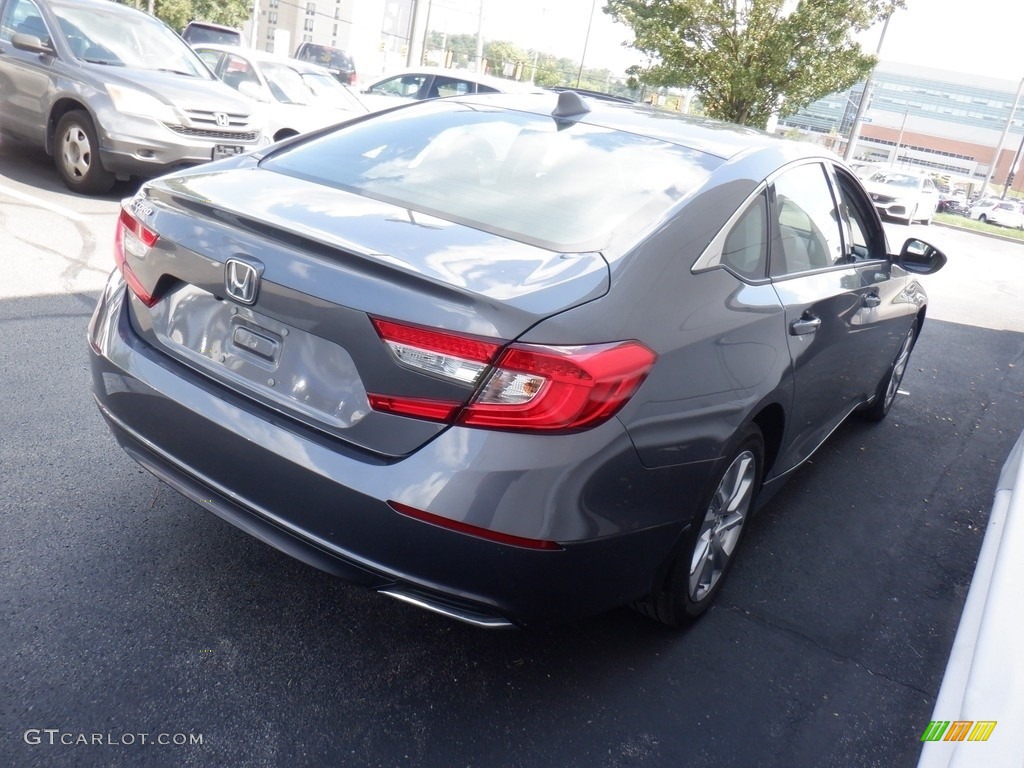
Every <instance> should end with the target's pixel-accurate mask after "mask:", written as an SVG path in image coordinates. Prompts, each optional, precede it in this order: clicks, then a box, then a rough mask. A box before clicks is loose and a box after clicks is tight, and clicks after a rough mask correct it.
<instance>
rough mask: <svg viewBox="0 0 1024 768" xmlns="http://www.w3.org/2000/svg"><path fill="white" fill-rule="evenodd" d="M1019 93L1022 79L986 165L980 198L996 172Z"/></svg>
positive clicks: (986, 191)
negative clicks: (1000, 134) (993, 152)
mask: <svg viewBox="0 0 1024 768" xmlns="http://www.w3.org/2000/svg"><path fill="white" fill-rule="evenodd" d="M1021 91H1024V77H1022V78H1021V79H1020V85H1018V86H1017V95H1016V96H1014V97H1013V106H1012V107H1010V116H1009V117H1008V118H1006V127H1004V128H1003V134H1002V136H1000V137H999V143H998V144H996V152H995V155H993V157H992V162H991V163H989V165H988V175H986V176H985V183H984V185H982V187H981V196H982V197H984V196H985V195H986V194H988V183H989V182H990V181H992V174H993V173H995V172H996V165H997V164H998V163H999V155H1000V153H1001V152H1002V151H1003V142H1004V141H1006V134H1008V133H1009V132H1010V126H1011V125H1013V116H1014V115H1015V114H1017V102H1018V101H1020V93H1021Z"/></svg>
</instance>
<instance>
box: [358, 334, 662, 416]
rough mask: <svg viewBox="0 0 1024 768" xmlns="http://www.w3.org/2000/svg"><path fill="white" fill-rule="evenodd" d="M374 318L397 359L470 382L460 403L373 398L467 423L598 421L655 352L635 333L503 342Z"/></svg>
mask: <svg viewBox="0 0 1024 768" xmlns="http://www.w3.org/2000/svg"><path fill="white" fill-rule="evenodd" d="M373 323H374V326H375V327H376V329H377V333H378V334H379V335H380V337H381V339H382V340H383V341H384V343H385V344H386V345H387V346H388V348H389V349H390V351H391V353H392V355H394V357H395V360H396V361H397V362H398V363H400V364H401V365H403V366H405V367H408V368H412V369H414V370H417V371H420V372H422V373H428V374H431V375H434V376H437V377H440V378H444V379H448V380H449V381H452V382H458V383H462V384H471V385H475V387H476V388H475V391H474V393H473V395H472V397H470V398H469V399H468V402H466V403H464V404H463V403H458V402H452V401H447V400H444V401H442V400H430V399H424V398H417V397H406V396H394V395H385V394H377V393H373V394H370V395H369V400H370V404H371V406H372V407H373V408H374V409H375V410H378V411H384V412H388V413H394V414H398V415H402V416H412V417H415V418H423V419H430V420H432V421H442V422H446V423H455V424H463V425H465V426H469V427H480V428H486V429H508V430H518V431H529V432H559V431H572V430H580V429H586V428H588V427H593V426H596V425H597V424H600V423H601V422H603V421H605V420H607V419H608V418H610V417H611V416H612V415H613V414H614V413H615V412H616V411H618V410H619V409H620V408H621V407H622V406H623V405H625V404H626V402H627V401H628V400H629V398H630V397H632V396H633V393H634V392H636V390H637V388H638V387H639V386H640V384H641V383H643V380H644V378H646V376H647V374H648V373H649V372H650V370H651V367H652V366H653V365H654V362H655V360H656V359H657V356H656V355H655V354H654V352H652V351H651V350H650V349H648V348H647V347H645V346H644V345H643V344H641V343H640V342H638V341H620V342H612V343H609V344H588V345H583V346H571V347H570V346H544V345H536V344H512V345H510V346H508V347H505V348H504V349H503V342H498V341H490V340H484V339H479V338H473V337H468V336H462V335H458V334H451V333H447V332H442V331H435V330H433V329H425V328H419V327H415V326H409V325H405V324H404V323H396V322H394V321H390V320H381V319H376V318H375V319H374V320H373Z"/></svg>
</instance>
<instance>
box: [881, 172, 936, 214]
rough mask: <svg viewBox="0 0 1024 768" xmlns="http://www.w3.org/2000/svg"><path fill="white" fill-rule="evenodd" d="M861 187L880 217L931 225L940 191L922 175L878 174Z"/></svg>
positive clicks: (903, 173) (904, 173)
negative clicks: (869, 197) (869, 196)
mask: <svg viewBox="0 0 1024 768" xmlns="http://www.w3.org/2000/svg"><path fill="white" fill-rule="evenodd" d="M864 187H865V188H866V189H867V191H868V194H869V195H871V202H872V203H874V204H875V208H876V209H878V212H879V213H880V214H882V215H883V216H892V217H893V218H896V219H903V220H904V221H905V222H906V223H907V224H913V223H914V222H915V221H923V222H924V223H925V224H931V223H932V216H934V215H935V209H936V208H938V206H939V188H938V187H936V186H935V182H934V181H932V180H931V178H929V177H928V176H924V175H921V174H917V173H913V172H909V171H893V170H885V171H879V172H878V173H875V174H874V175H872V176H871V177H870V178H868V179H867V180H866V181H864Z"/></svg>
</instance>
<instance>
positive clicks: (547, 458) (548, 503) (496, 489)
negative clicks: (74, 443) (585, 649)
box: [90, 283, 708, 626]
mask: <svg viewBox="0 0 1024 768" xmlns="http://www.w3.org/2000/svg"><path fill="white" fill-rule="evenodd" d="M125 302H126V297H125V292H124V288H123V286H121V285H118V284H116V283H111V284H110V285H108V287H107V290H106V291H105V293H104V296H103V298H102V299H101V301H100V304H99V306H98V307H97V310H96V313H95V314H94V317H93V320H92V323H91V324H90V344H91V347H92V355H91V358H92V371H93V382H94V391H95V396H96V400H97V403H98V405H99V407H100V410H101V412H102V413H103V415H104V416H105V418H106V419H107V421H108V422H109V424H110V426H111V428H112V430H113V432H114V435H115V436H116V437H117V439H118V441H119V442H120V444H121V445H122V446H123V447H124V448H125V450H126V451H127V452H128V453H129V454H130V455H131V456H132V457H133V458H134V459H135V460H136V461H138V462H139V463H140V464H141V465H142V466H144V467H145V468H147V469H148V470H150V471H151V472H152V473H153V474H155V475H156V476H157V477H159V478H161V479H162V480H164V481H165V482H167V483H168V484H170V485H171V486H173V487H174V488H176V489H177V490H179V491H180V492H182V493H184V494H185V495H186V496H188V497H190V498H192V499H193V500H194V501H196V502H197V503H199V504H201V505H203V506H204V507H207V508H208V509H210V511H212V512H214V513H215V514H217V515H219V516H220V517H222V518H224V519H225V520H227V521H228V522H231V523H232V524H233V525H235V526H237V527H239V528H241V529H242V530H244V531H246V532H247V533H249V534H251V535H254V536H256V537H257V538H259V539H261V540H263V541H265V542H266V543H268V544H270V545H272V546H274V547H276V548H277V549H279V550H281V551H283V552H285V553H287V554H289V555H292V556H293V557H296V558H297V559H299V560H302V561H303V562H306V563H307V564H309V565H312V566H314V567H316V568H319V569H321V570H324V571H327V572H329V573H333V574H335V575H338V576H340V577H342V578H344V579H346V580H348V581H351V582H354V583H357V584H361V585H363V586H366V587H369V588H371V589H376V590H379V591H382V592H386V593H388V594H390V595H392V596H395V597H398V598H400V599H403V600H406V601H407V602H413V603H415V604H418V605H421V606H422V607H427V608H431V609H433V610H436V611H440V612H442V613H447V614H448V615H452V616H454V617H456V618H459V619H462V620H465V621H470V622H471V623H475V624H480V625H484V626H500V625H502V624H508V623H512V624H519V625H528V624H537V623H544V622H549V621H553V620H561V619H567V618H574V617H581V616H586V615H593V614H596V613H600V612H602V611H604V610H607V609H610V608H613V607H616V606H619V605H622V604H624V603H627V602H629V601H630V600H634V599H637V598H639V597H642V596H643V595H644V594H646V593H647V592H648V591H649V590H650V588H651V586H652V584H653V583H654V582H655V579H656V577H657V576H658V573H659V568H660V567H661V566H662V564H663V563H664V562H665V561H666V560H667V559H668V556H669V554H670V553H671V551H672V549H673V547H674V545H675V543H676V541H677V540H678V537H679V534H680V533H681V532H682V530H683V528H684V524H683V522H682V520H681V518H682V517H684V516H685V515H686V514H687V513H686V509H687V501H688V498H687V496H686V495H684V494H685V489H686V488H687V487H688V486H689V487H700V486H701V485H702V484H703V479H704V478H705V477H706V473H707V471H708V467H707V465H690V466H687V467H675V468H670V469H662V470H648V469H646V468H644V467H643V466H642V465H641V464H640V462H639V459H638V458H637V456H636V452H635V450H634V449H633V447H632V444H631V443H630V441H629V439H628V436H627V435H626V434H625V432H624V431H623V430H622V428H621V425H619V423H618V422H617V421H615V420H612V421H611V422H607V423H606V424H604V425H602V426H600V427H598V428H597V429H594V430H590V431H589V432H587V433H586V434H584V435H568V436H544V437H539V438H538V437H531V436H525V435H511V434H502V433H494V432H487V431H484V430H467V429H455V428H453V429H449V430H447V431H446V432H444V433H442V434H441V435H439V436H438V437H437V438H436V439H435V440H433V441H431V442H430V443H428V444H427V445H425V446H423V447H422V448H421V449H420V450H418V451H416V452H415V453H414V454H412V455H410V456H408V457H405V458H403V459H399V460H395V459H387V458H385V457H380V456H375V455H372V454H368V453H365V452H362V451H357V450H354V449H352V448H350V447H348V446H346V445H344V444H343V443H341V442H340V441H337V440H334V439H333V438H330V437H327V436H324V435H320V434H315V433H312V432H311V431H310V430H308V429H307V428H305V427H303V426H302V425H298V424H293V423H291V422H290V420H289V419H288V418H287V417H285V416H282V415H281V414H278V413H276V412H273V411H270V410H268V409H262V406H257V405H255V404H253V403H251V402H249V401H247V400H244V399H243V398H241V397H239V396H237V395H235V394H234V393H232V392H230V391H229V390H226V389H224V388H221V387H220V386H219V385H217V384H214V383H212V382H210V381H209V380H207V379H205V378H203V377H201V376H200V375H198V374H196V373H194V372H193V371H192V370H191V369H189V368H186V367H185V366H183V365H181V364H180V363H177V362H175V361H173V360H171V359H169V358H167V357H166V356H164V355H163V354H162V353H160V352H159V351H157V350H155V349H153V348H151V347H149V346H148V345H146V343H145V342H144V341H142V340H141V339H140V338H138V337H137V336H136V335H135V332H134V330H133V329H132V328H131V325H130V321H129V319H128V317H127V312H126V311H125ZM694 484H696V486H695V485H694ZM389 500H394V501H398V502H401V503H403V504H408V505H410V506H413V507H416V508H417V509H423V510H425V511H427V512H429V513H430V514H433V515H438V516H444V517H448V518H450V519H452V520H457V521H460V522H466V523H470V524H472V525H475V526H478V527H485V528H489V529H493V530H497V531H500V532H502V533H507V534H510V535H514V536H522V537H527V538H532V539H543V540H546V541H555V542H558V543H559V544H560V546H561V548H560V549H557V550H552V551H548V550H536V549H529V548H525V547H519V546H512V545H508V544H504V543H498V542H494V541H490V540H487V539H482V538H479V537H477V536H473V535H468V534H465V533H460V532H457V531H453V530H450V529H447V528H443V527H440V526H437V525H432V524H430V523H426V522H422V521H420V520H416V519H413V518H410V517H406V516H405V515H402V514H399V513H398V512H396V511H395V510H394V509H393V508H392V507H391V506H389V505H388V503H387V502H388V501H389Z"/></svg>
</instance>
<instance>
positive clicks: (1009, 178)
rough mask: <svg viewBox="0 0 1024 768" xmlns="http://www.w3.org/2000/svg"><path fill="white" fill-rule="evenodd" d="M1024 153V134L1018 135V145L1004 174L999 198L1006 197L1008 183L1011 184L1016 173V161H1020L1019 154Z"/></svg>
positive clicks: (1003, 198) (1008, 187)
mask: <svg viewBox="0 0 1024 768" xmlns="http://www.w3.org/2000/svg"><path fill="white" fill-rule="evenodd" d="M1022 154H1024V136H1021V137H1020V145H1019V146H1018V147H1017V154H1015V155H1014V156H1013V162H1012V163H1010V170H1009V172H1008V173H1007V174H1006V183H1005V184H1003V194H1002V195H1001V196H1000V199H1001V200H1005V199H1006V193H1007V192H1008V191H1009V189H1010V185H1011V184H1013V179H1014V176H1016V175H1017V163H1019V162H1020V156H1021V155H1022Z"/></svg>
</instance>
